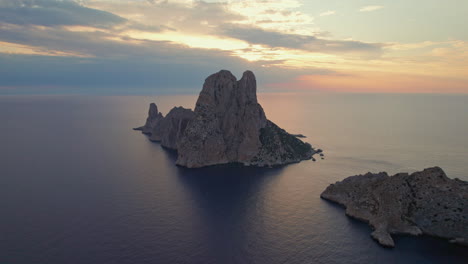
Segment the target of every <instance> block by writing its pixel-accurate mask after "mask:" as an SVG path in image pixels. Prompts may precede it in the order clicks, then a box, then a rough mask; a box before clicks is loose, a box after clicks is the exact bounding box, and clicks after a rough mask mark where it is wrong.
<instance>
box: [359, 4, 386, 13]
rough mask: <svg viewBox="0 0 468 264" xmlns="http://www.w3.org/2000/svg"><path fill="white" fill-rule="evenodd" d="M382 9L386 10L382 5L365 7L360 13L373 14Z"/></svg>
mask: <svg viewBox="0 0 468 264" xmlns="http://www.w3.org/2000/svg"><path fill="white" fill-rule="evenodd" d="M382 8H384V6H381V5H370V6H364V7H361V9H359V12H372V11H376V10H379V9H382Z"/></svg>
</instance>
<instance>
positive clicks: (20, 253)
mask: <svg viewBox="0 0 468 264" xmlns="http://www.w3.org/2000/svg"><path fill="white" fill-rule="evenodd" d="M196 98H197V95H173V96H172V95H164V96H85V95H41V96H27V95H20V96H0V123H1V124H2V125H1V130H0V264H23V263H24V264H74V263H83V264H90V263H96V264H106V263H109V264H114V263H129V264H143V263H148V264H150V263H151V264H152V263H156V264H157V263H201V264H202V263H203V264H208V263H220V264H223V263H227V264H228V263H265V264H266V263H268V264H269V263H327V264H328V263H330V264H332V263H347V264H348V263H384V264H385V263H412V264H413V263H468V249H467V248H466V247H461V246H457V245H453V244H450V243H448V242H447V241H445V240H442V239H438V238H433V237H428V236H421V237H410V236H394V240H395V244H396V247H395V248H393V249H387V248H383V247H381V246H379V245H378V244H377V243H376V242H374V241H373V240H372V239H371V237H370V233H371V231H372V230H371V228H370V227H369V226H368V225H367V224H365V223H362V222H359V221H357V220H354V219H351V218H349V217H347V216H346V215H345V211H344V209H343V208H342V207H340V206H338V205H336V204H333V203H330V202H327V201H325V200H322V199H320V193H321V192H322V191H323V190H324V189H325V188H326V187H327V186H328V185H329V184H332V183H334V182H336V181H340V180H342V179H344V178H346V177H348V176H352V175H357V174H364V173H366V172H369V171H370V172H381V171H386V172H388V173H389V174H395V173H398V172H414V171H418V170H422V169H424V168H428V167H433V166H439V167H441V168H443V169H444V170H445V172H446V174H447V175H448V176H449V177H450V178H460V179H463V180H468V173H467V172H468V159H467V158H468V96H466V95H433V94H425V95H421V94H340V93H305V92H304V93H262V94H259V101H260V103H261V104H262V106H263V108H264V110H265V112H266V115H267V117H268V118H269V119H270V120H272V121H273V122H275V123H276V124H278V125H279V126H280V127H282V128H284V129H286V130H287V131H288V132H290V133H294V134H299V133H300V134H304V135H305V136H307V138H305V139H304V140H305V141H307V142H309V143H311V144H312V145H313V146H314V147H315V148H321V149H323V151H324V153H325V158H324V159H323V160H322V159H320V158H319V157H317V161H316V162H313V161H304V162H301V163H298V164H292V165H288V166H282V167H274V168H253V167H241V166H233V167H229V166H215V167H209V168H202V169H186V168H182V167H178V166H175V159H176V154H175V153H174V152H170V151H167V150H165V149H163V148H162V147H161V146H160V145H159V144H158V143H152V142H150V141H149V140H148V138H147V137H146V136H145V135H143V134H141V133H140V132H138V131H133V130H132V128H133V127H137V126H141V125H143V124H144V122H145V119H146V117H147V111H148V107H149V103H151V102H155V103H156V104H157V105H158V107H159V109H160V111H161V112H162V113H163V114H166V113H167V112H168V111H169V110H170V109H171V108H172V107H173V106H184V107H188V108H192V109H193V107H194V105H195V101H196ZM467 228H468V227H467Z"/></svg>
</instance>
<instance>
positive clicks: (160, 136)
mask: <svg viewBox="0 0 468 264" xmlns="http://www.w3.org/2000/svg"><path fill="white" fill-rule="evenodd" d="M194 116H195V114H194V113H193V111H192V110H190V109H186V108H183V107H174V108H172V110H171V111H169V113H168V114H167V115H166V117H164V118H163V119H161V120H160V121H159V122H157V124H156V125H155V126H154V127H152V129H151V135H150V140H151V141H154V142H161V145H162V146H163V147H166V148H169V149H173V150H177V149H178V147H177V144H178V142H180V140H181V138H182V135H184V132H185V129H186V128H187V125H188V123H189V121H190V120H192V119H193V117H194Z"/></svg>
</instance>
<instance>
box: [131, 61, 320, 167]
mask: <svg viewBox="0 0 468 264" xmlns="http://www.w3.org/2000/svg"><path fill="white" fill-rule="evenodd" d="M256 85H257V84H256V79H255V76H254V74H253V73H252V72H251V71H246V72H244V74H243V76H242V78H241V79H240V80H239V81H237V80H236V77H234V75H232V74H231V72H229V71H226V70H222V71H220V72H218V73H215V74H213V75H211V76H209V77H208V78H207V79H206V80H205V83H204V85H203V89H202V91H201V92H200V95H199V97H198V100H197V103H196V105H195V110H194V111H193V112H192V111H191V110H189V109H183V108H174V109H172V110H171V112H169V114H168V115H167V116H166V117H162V115H161V114H160V113H158V111H157V107H156V106H155V105H154V104H152V105H151V106H150V111H149V115H148V119H147V122H146V124H145V125H144V126H143V127H141V128H138V129H139V130H142V132H143V133H147V134H150V139H151V140H153V141H160V142H161V144H162V145H163V146H164V147H167V148H171V149H174V150H177V153H178V158H177V161H176V164H178V165H181V166H184V167H189V168H198V167H204V166H211V165H217V164H227V163H241V164H244V165H249V166H274V165H282V164H288V163H293V162H299V161H301V160H306V159H311V158H312V155H313V154H315V150H314V149H313V148H312V146H311V145H310V144H308V143H304V142H302V141H301V140H300V139H298V138H297V137H295V136H294V135H291V134H289V133H287V132H286V131H285V130H283V129H281V128H279V127H278V126H277V125H275V124H274V123H273V122H271V121H269V120H268V119H267V118H266V116H265V112H264V111H263V108H262V107H261V105H260V104H259V103H258V101H257V91H256V90H257V86H256ZM153 105H154V106H153Z"/></svg>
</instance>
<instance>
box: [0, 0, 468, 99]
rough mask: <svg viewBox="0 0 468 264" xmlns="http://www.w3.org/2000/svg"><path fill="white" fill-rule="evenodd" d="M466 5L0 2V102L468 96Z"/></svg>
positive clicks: (449, 1) (436, 0) (333, 0)
mask: <svg viewBox="0 0 468 264" xmlns="http://www.w3.org/2000/svg"><path fill="white" fill-rule="evenodd" d="M467 10H468V1H460V0H444V1H442V0H412V1H404V0H393V1H384V0H377V1H376V0H359V1H342V0H330V1H318V0H309V1H305V0H278V1H260V0H254V1H244V0H225V1H192V0H134V1H124V0H113V1H110V0H76V1H75V0H61V1H59V0H0V74H1V75H0V76H1V78H0V94H172V93H197V92H198V91H199V90H200V87H201V85H202V82H203V80H204V78H205V77H207V76H208V75H209V74H211V73H214V72H217V71H218V70H220V69H228V70H231V71H233V73H235V75H237V76H239V75H241V73H242V72H243V71H244V70H247V69H249V70H252V71H254V72H255V73H256V75H257V79H258V81H259V87H260V91H264V92H269V91H274V92H278V91H291V90H294V91H333V92H351V93H354V92H365V93H369V92H371V93H468V33H467V32H468V31H467V30H466V27H465V25H466V24H468V18H467V16H466V12H467Z"/></svg>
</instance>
